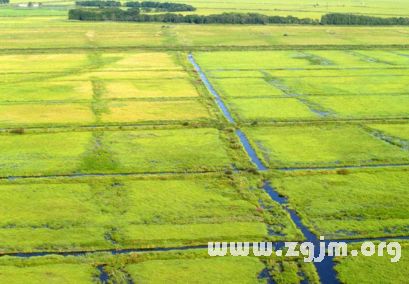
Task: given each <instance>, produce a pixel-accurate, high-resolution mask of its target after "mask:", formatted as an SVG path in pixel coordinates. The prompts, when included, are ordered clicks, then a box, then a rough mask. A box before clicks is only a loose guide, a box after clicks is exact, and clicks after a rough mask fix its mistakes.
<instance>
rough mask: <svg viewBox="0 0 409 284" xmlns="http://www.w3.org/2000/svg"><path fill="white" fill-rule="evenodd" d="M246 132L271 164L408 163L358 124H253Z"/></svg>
mask: <svg viewBox="0 0 409 284" xmlns="http://www.w3.org/2000/svg"><path fill="white" fill-rule="evenodd" d="M246 133H247V134H248V137H249V138H250V140H251V142H252V144H253V146H254V148H255V149H256V151H257V152H258V153H259V156H260V157H261V158H262V159H263V161H264V162H265V164H267V165H269V166H270V167H272V168H274V167H290V168H291V167H325V166H342V165H372V164H375V165H376V164H388V163H405V162H407V161H408V158H409V157H408V155H407V152H406V151H405V150H403V149H400V148H399V147H397V146H396V145H391V144H390V143H387V142H385V141H383V140H382V139H379V138H377V137H376V136H373V135H371V133H369V132H367V131H365V130H364V129H363V128H361V127H358V126H350V125H346V126H345V125H329V126H280V127H251V128H247V129H246ZM306 149H308V151H306Z"/></svg>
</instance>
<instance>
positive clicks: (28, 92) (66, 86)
mask: <svg viewBox="0 0 409 284" xmlns="http://www.w3.org/2000/svg"><path fill="white" fill-rule="evenodd" d="M91 99H92V85H91V83H90V82H87V81H74V82H73V81H65V82H55V81H46V82H30V83H20V84H2V85H0V102H30V101H75V100H91Z"/></svg>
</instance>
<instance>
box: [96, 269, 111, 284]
mask: <svg viewBox="0 0 409 284" xmlns="http://www.w3.org/2000/svg"><path fill="white" fill-rule="evenodd" d="M97 269H98V271H99V275H98V279H99V281H100V283H103V284H107V283H108V282H109V275H108V273H107V272H106V270H105V265H98V266H97Z"/></svg>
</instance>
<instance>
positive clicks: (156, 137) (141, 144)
mask: <svg viewBox="0 0 409 284" xmlns="http://www.w3.org/2000/svg"><path fill="white" fill-rule="evenodd" d="M103 145H104V147H105V145H106V147H107V148H109V149H110V152H111V155H112V159H113V160H114V161H117V162H118V163H119V165H120V169H121V170H122V171H124V172H163V171H164V172H169V171H170V172H173V171H197V170H221V169H226V168H229V167H230V163H231V160H230V158H229V156H228V154H227V149H226V147H227V146H226V145H225V144H224V141H223V140H222V138H221V136H220V133H219V132H218V131H217V130H216V129H212V128H202V129H174V130H140V131H115V132H106V133H105V135H104V138H103Z"/></svg>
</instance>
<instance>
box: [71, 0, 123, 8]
mask: <svg viewBox="0 0 409 284" xmlns="http://www.w3.org/2000/svg"><path fill="white" fill-rule="evenodd" d="M75 5H77V6H83V7H98V8H109V7H121V2H118V1H111V0H106V1H105V0H85V1H76V2H75Z"/></svg>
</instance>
